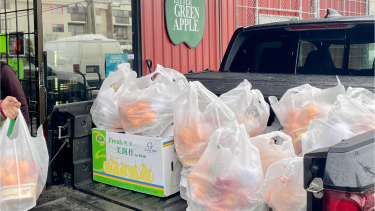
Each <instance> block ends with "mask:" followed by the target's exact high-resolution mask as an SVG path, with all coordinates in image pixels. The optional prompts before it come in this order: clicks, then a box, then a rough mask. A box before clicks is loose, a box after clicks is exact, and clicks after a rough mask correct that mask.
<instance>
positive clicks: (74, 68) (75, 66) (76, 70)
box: [73, 64, 79, 72]
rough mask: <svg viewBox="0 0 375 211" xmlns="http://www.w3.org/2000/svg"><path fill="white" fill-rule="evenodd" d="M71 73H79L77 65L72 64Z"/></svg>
mask: <svg viewBox="0 0 375 211" xmlns="http://www.w3.org/2000/svg"><path fill="white" fill-rule="evenodd" d="M73 71H74V72H79V64H73Z"/></svg>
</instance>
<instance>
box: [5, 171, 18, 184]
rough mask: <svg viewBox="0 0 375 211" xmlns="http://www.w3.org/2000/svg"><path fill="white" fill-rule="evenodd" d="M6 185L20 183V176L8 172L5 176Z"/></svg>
mask: <svg viewBox="0 0 375 211" xmlns="http://www.w3.org/2000/svg"><path fill="white" fill-rule="evenodd" d="M4 185H5V186H11V185H18V178H17V175H16V174H8V175H7V176H6V177H5V178H4Z"/></svg>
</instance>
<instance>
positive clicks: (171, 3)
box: [165, 0, 206, 48]
mask: <svg viewBox="0 0 375 211" xmlns="http://www.w3.org/2000/svg"><path fill="white" fill-rule="evenodd" d="M165 20H166V21H165V22H166V25H167V31H168V35H169V39H170V40H171V42H172V43H173V44H174V45H179V44H181V43H183V42H184V43H186V45H187V46H189V48H195V47H197V46H198V45H199V43H200V42H201V40H202V38H203V34H204V27H205V23H206V5H205V1H204V0H165Z"/></svg>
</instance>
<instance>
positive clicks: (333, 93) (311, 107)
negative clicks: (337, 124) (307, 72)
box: [269, 79, 345, 156]
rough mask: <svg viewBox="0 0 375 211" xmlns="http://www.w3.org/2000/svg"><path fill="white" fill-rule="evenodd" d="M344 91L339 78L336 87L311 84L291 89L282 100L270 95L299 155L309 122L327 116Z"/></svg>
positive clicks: (277, 114) (274, 108) (274, 107)
mask: <svg viewBox="0 0 375 211" xmlns="http://www.w3.org/2000/svg"><path fill="white" fill-rule="evenodd" d="M337 80H338V79H337ZM344 93H345V88H344V86H343V85H341V83H340V81H339V80H338V85H337V86H336V87H332V88H328V89H324V90H322V89H319V88H316V87H312V86H310V85H309V84H305V85H302V86H299V87H295V88H292V89H289V90H288V91H286V93H285V94H284V95H283V97H282V98H281V99H280V101H278V100H277V98H276V97H274V96H270V97H269V101H270V103H271V107H272V109H273V110H274V112H275V114H276V116H277V118H278V119H279V120H280V123H281V125H282V126H284V133H286V134H288V135H290V136H291V137H292V140H293V146H294V150H295V152H296V154H297V155H299V156H301V154H302V143H301V138H300V135H301V134H302V133H304V132H306V130H307V126H308V125H309V122H310V121H311V120H312V119H318V118H321V117H324V116H326V115H327V114H328V112H329V111H330V110H331V108H332V105H333V103H334V102H335V100H336V97H337V95H339V94H344Z"/></svg>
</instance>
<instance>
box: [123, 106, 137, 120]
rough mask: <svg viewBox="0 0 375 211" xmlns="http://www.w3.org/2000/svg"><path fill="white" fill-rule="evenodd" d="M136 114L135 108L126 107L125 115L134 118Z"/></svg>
mask: <svg viewBox="0 0 375 211" xmlns="http://www.w3.org/2000/svg"><path fill="white" fill-rule="evenodd" d="M135 115H136V113H135V110H134V108H130V107H127V108H126V109H125V116H126V117H127V118H132V117H134V116H135Z"/></svg>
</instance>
